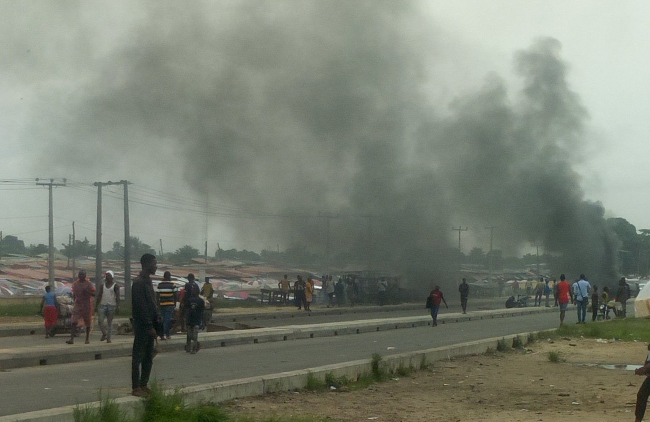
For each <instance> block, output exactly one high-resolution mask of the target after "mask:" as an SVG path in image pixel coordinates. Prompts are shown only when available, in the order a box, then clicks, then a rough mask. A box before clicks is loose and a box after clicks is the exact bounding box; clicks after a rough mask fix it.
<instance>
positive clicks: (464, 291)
mask: <svg viewBox="0 0 650 422" xmlns="http://www.w3.org/2000/svg"><path fill="white" fill-rule="evenodd" d="M458 292H459V293H460V307H461V308H463V313H464V314H466V313H467V296H469V284H467V280H465V279H463V282H462V283H460V286H458Z"/></svg>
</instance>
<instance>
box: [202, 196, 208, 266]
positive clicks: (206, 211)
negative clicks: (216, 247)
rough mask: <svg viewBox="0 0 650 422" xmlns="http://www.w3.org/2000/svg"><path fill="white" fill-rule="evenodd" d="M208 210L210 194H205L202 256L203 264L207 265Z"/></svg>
mask: <svg viewBox="0 0 650 422" xmlns="http://www.w3.org/2000/svg"><path fill="white" fill-rule="evenodd" d="M209 209H210V194H209V193H206V194H205V219H204V220H203V234H204V236H205V239H203V240H204V241H205V253H204V254H203V257H204V260H205V263H206V264H207V263H208V211H209Z"/></svg>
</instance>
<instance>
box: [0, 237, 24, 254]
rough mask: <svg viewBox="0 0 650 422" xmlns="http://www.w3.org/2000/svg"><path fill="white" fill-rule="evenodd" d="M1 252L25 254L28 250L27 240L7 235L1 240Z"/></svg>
mask: <svg viewBox="0 0 650 422" xmlns="http://www.w3.org/2000/svg"><path fill="white" fill-rule="evenodd" d="M0 252H1V253H2V254H8V253H13V254H24V253H25V252H26V249H25V242H23V241H22V240H19V239H18V238H17V237H16V236H11V235H9V236H5V237H3V238H2V241H1V242H0Z"/></svg>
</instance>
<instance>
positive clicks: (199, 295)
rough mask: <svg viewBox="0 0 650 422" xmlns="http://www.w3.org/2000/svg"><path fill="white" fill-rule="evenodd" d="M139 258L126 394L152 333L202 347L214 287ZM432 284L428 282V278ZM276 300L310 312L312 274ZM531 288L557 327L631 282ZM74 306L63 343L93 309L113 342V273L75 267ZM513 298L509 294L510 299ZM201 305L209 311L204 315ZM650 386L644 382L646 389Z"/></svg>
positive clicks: (147, 355)
mask: <svg viewBox="0 0 650 422" xmlns="http://www.w3.org/2000/svg"><path fill="white" fill-rule="evenodd" d="M140 263H141V265H142V271H141V272H140V274H139V275H138V276H137V277H136V278H135V279H134V281H133V285H132V291H131V294H132V303H131V307H132V318H131V323H132V327H133V333H134V340H133V354H132V395H134V396H147V395H148V394H149V393H150V390H149V388H148V386H147V385H148V381H149V376H150V373H151V368H152V364H153V356H154V355H155V350H156V345H157V343H158V339H160V340H169V339H171V337H172V335H173V334H175V333H178V332H185V336H186V344H185V350H186V352H187V353H190V354H195V353H197V352H198V351H199V350H200V342H199V338H198V334H199V331H200V330H201V329H203V328H204V327H205V326H206V325H207V323H208V322H209V318H210V316H209V314H211V311H212V309H213V299H214V290H213V287H212V284H211V283H210V282H209V281H208V280H206V281H205V283H204V284H203V285H202V286H199V285H198V283H197V282H196V278H195V276H194V274H192V273H190V274H188V275H187V280H188V281H187V283H186V284H185V286H184V287H183V288H181V289H179V288H178V287H177V285H176V284H174V283H173V282H172V280H171V273H170V272H169V271H165V273H164V275H163V280H162V281H161V282H159V283H158V285H157V287H156V288H154V285H153V282H152V279H151V276H152V275H154V274H155V273H156V270H157V260H156V257H155V256H153V255H151V254H145V255H143V256H142V258H141V260H140ZM375 281H376V284H375V286H374V287H376V290H377V297H378V301H379V305H384V304H386V302H387V291H388V280H387V279H386V278H379V279H377V280H375ZM321 283H322V284H321V289H320V290H321V292H322V294H321V295H320V296H321V297H322V298H323V303H325V304H326V306H327V307H328V308H329V307H332V306H335V305H336V306H342V305H344V304H346V303H349V304H350V305H351V306H354V305H355V304H357V303H361V302H362V301H363V299H364V294H366V293H367V291H368V280H361V279H360V278H359V277H357V276H355V275H349V276H341V277H338V279H337V281H336V282H334V281H333V277H332V276H331V275H325V276H323V277H322V281H321ZM432 284H433V283H432ZM278 289H279V290H280V298H281V301H282V303H284V304H289V302H290V294H291V293H293V301H294V305H295V306H296V307H297V308H298V309H299V310H302V309H304V310H305V311H308V312H309V311H311V304H312V303H313V302H314V300H315V298H316V289H315V283H314V279H313V278H312V277H310V276H308V277H306V280H305V279H304V278H303V276H302V275H297V276H296V279H295V280H294V281H293V282H291V281H290V280H289V278H288V276H287V275H284V277H283V278H282V279H281V280H280V282H279V283H278ZM528 290H530V292H531V293H532V292H534V294H535V306H541V305H542V300H543V299H544V301H545V306H547V307H550V306H551V305H550V296H551V295H552V296H553V299H554V305H553V306H559V308H560V325H562V324H564V319H565V314H566V310H567V307H568V305H569V304H570V303H572V304H575V305H576V308H577V315H578V322H577V323H578V324H584V323H585V321H586V316H587V309H588V306H589V303H590V302H589V301H590V300H591V310H592V321H594V320H596V319H597V318H598V314H599V312H601V313H602V314H603V316H604V317H605V318H606V315H607V313H608V312H609V310H610V309H611V310H612V311H613V312H614V314H615V315H616V316H619V317H622V318H625V317H626V308H627V300H628V299H629V298H630V297H631V293H630V286H629V285H628V284H627V282H626V280H625V278H621V279H620V280H619V285H618V290H617V292H616V296H615V303H616V304H618V305H612V304H611V301H610V296H609V294H610V292H609V289H608V287H606V286H605V287H603V289H602V293H599V290H598V286H596V285H593V286H592V285H591V283H590V282H589V280H588V278H587V277H586V276H585V275H584V274H581V275H580V277H579V279H578V280H576V281H575V282H574V283H573V284H570V283H569V282H568V281H567V280H566V277H565V275H564V274H561V275H560V280H559V281H556V280H555V279H554V280H549V279H544V278H543V277H540V280H539V281H538V282H537V284H536V285H535V286H534V287H533V286H532V285H531V286H530V289H529V288H528V286H527V291H528ZM469 291H470V288H469V284H468V283H467V281H466V279H462V282H461V283H460V285H459V286H458V292H459V295H460V303H461V308H462V313H463V314H465V313H466V312H467V302H468V297H469ZM72 297H73V304H74V305H73V307H72V313H71V318H70V333H71V334H70V338H69V339H68V340H67V341H66V343H68V344H74V339H75V336H76V335H77V331H78V330H77V328H78V326H79V325H80V324H81V323H83V325H84V327H85V334H86V335H85V343H86V344H88V343H89V335H90V330H91V324H92V314H93V312H96V313H97V315H98V324H99V327H100V330H101V332H102V337H101V341H106V342H107V343H111V337H112V326H113V318H114V317H115V315H116V314H118V313H119V309H120V288H119V286H118V285H117V283H115V280H114V273H113V272H112V271H106V273H105V278H104V280H103V282H102V283H101V284H99V285H98V287H97V288H95V286H94V285H93V283H91V282H90V280H89V279H88V277H87V276H86V272H85V271H83V270H82V271H79V273H78V277H77V279H76V280H75V282H74V283H73V285H72ZM512 298H513V297H511V298H510V299H512ZM442 304H444V305H445V306H446V307H447V308H448V304H447V301H446V299H445V297H444V294H443V292H442V291H441V290H440V286H438V285H435V287H434V289H433V290H431V292H430V293H429V295H428V297H427V303H426V307H427V308H429V309H430V312H431V317H432V320H433V324H432V325H433V327H436V326H437V325H438V321H437V318H438V311H439V309H440V306H441V305H442ZM57 306H58V303H57V296H56V295H55V294H54V292H52V291H51V289H50V287H49V286H47V287H46V293H45V295H44V296H43V299H42V302H41V313H42V314H43V316H44V319H45V328H46V334H45V336H46V338H49V337H51V336H53V335H54V332H53V330H54V326H55V324H56V323H57V316H58V312H57ZM206 310H207V311H208V313H206ZM648 389H649V391H650V387H648Z"/></svg>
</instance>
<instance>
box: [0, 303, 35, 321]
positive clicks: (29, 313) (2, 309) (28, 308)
mask: <svg viewBox="0 0 650 422" xmlns="http://www.w3.org/2000/svg"><path fill="white" fill-rule="evenodd" d="M39 309H41V305H40V302H38V303H12V304H6V305H2V306H0V316H9V317H40V315H39V314H38V311H39Z"/></svg>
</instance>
